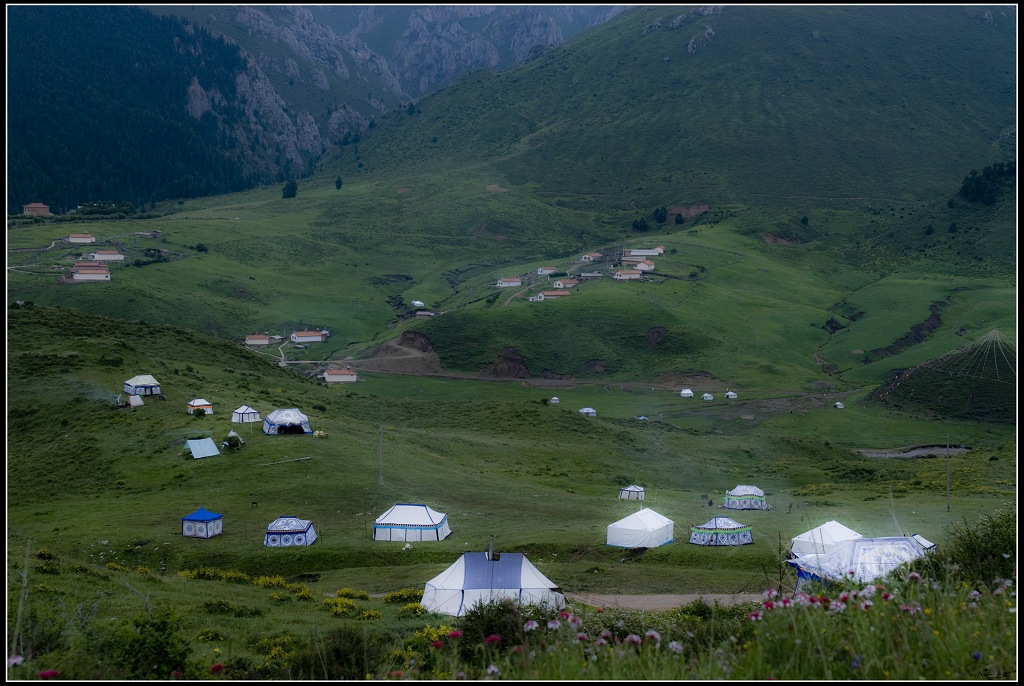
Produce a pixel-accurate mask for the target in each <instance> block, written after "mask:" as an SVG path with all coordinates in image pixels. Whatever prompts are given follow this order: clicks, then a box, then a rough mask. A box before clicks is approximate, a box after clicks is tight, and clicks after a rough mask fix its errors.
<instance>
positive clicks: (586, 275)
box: [580, 272, 604, 280]
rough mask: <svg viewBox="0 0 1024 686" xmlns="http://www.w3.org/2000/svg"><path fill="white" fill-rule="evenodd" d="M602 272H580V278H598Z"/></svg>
mask: <svg viewBox="0 0 1024 686" xmlns="http://www.w3.org/2000/svg"><path fill="white" fill-rule="evenodd" d="M602 276H604V274H602V273H601V272H580V278H581V279H584V280H589V279H600V278H601V277H602Z"/></svg>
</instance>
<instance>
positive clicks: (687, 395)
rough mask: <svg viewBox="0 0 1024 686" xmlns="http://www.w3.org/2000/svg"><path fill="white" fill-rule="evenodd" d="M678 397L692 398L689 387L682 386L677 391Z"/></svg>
mask: <svg viewBox="0 0 1024 686" xmlns="http://www.w3.org/2000/svg"><path fill="white" fill-rule="evenodd" d="M679 397H680V398H692V397H693V391H692V390H690V389H689V388H684V389H683V390H681V391H679Z"/></svg>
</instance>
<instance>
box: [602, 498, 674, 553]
mask: <svg viewBox="0 0 1024 686" xmlns="http://www.w3.org/2000/svg"><path fill="white" fill-rule="evenodd" d="M673 540H675V523H674V522H673V521H672V520H671V519H669V518H668V517H664V516H662V515H660V514H658V513H657V512H655V511H654V510H652V509H650V508H649V507H645V508H644V509H642V510H640V511H639V512H634V513H633V514H631V515H629V516H628V517H626V518H624V519H620V520H619V521H617V522H615V523H614V524H609V525H608V545H613V546H616V547H619V548H657V547H658V546H661V545H665V544H666V543H671V542H672V541H673Z"/></svg>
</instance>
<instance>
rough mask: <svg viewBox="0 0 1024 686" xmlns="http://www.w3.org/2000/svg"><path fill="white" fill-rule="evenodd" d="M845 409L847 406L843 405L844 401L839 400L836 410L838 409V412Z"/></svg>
mask: <svg viewBox="0 0 1024 686" xmlns="http://www.w3.org/2000/svg"><path fill="white" fill-rule="evenodd" d="M844 407H846V405H843V401H842V400H837V401H836V404H835V408H836V409H837V410H841V409H843V408H844Z"/></svg>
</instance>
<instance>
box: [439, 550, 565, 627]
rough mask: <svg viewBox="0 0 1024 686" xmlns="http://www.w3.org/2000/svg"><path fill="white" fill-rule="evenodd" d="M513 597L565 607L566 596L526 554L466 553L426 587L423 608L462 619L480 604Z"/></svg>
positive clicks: (514, 598) (557, 607)
mask: <svg viewBox="0 0 1024 686" xmlns="http://www.w3.org/2000/svg"><path fill="white" fill-rule="evenodd" d="M501 598H511V599H512V600H516V601H518V602H520V603H524V604H525V603H530V604H538V605H547V606H549V607H552V608H554V609H558V610H560V609H562V608H563V607H565V595H564V594H563V593H562V590H561V589H560V588H558V587H557V586H556V585H555V584H554V583H552V581H551V580H550V579H548V578H547V577H546V576H544V575H543V574H541V573H540V570H538V569H537V568H536V567H534V566H533V563H532V562H530V561H529V560H528V559H526V555H524V554H523V553H496V554H494V555H493V556H492V555H491V554H490V553H463V554H462V556H461V557H460V558H459V559H458V560H456V561H455V563H454V564H452V566H450V567H449V568H448V569H446V570H444V571H443V572H441V573H440V574H438V575H437V576H435V577H434V578H433V579H431V580H430V581H428V582H427V583H426V584H425V585H424V587H423V599H422V600H421V601H420V605H422V606H423V607H425V608H426V609H427V610H429V611H430V612H439V613H442V614H446V615H451V616H453V617H461V616H462V615H463V614H465V612H466V611H467V610H469V609H470V608H472V607H473V606H474V605H476V604H478V603H484V604H486V603H489V602H490V601H492V600H498V599H501Z"/></svg>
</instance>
